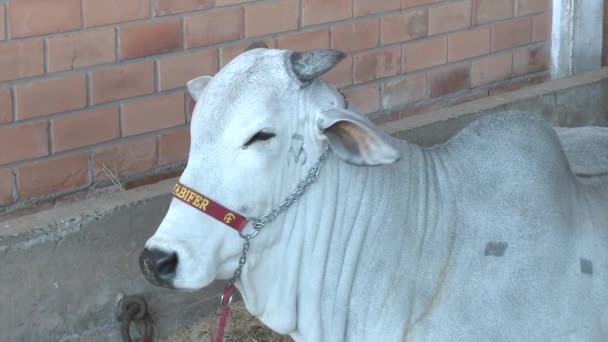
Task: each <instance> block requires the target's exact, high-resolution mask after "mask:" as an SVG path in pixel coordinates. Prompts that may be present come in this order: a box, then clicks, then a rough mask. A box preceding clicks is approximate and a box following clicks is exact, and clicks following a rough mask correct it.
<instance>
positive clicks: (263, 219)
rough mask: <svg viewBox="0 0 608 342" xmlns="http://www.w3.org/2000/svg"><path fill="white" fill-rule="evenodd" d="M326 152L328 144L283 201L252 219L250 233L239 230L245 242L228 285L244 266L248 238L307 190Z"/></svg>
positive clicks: (232, 284) (317, 173)
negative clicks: (251, 230) (237, 264)
mask: <svg viewBox="0 0 608 342" xmlns="http://www.w3.org/2000/svg"><path fill="white" fill-rule="evenodd" d="M328 154H329V146H326V147H325V151H324V152H323V154H322V155H321V156H320V157H319V160H317V162H316V163H315V165H313V166H312V168H310V170H308V174H307V175H306V177H304V179H302V180H301V181H300V182H299V183H298V185H297V186H296V188H295V190H293V191H292V192H290V193H289V194H288V195H287V197H286V198H285V199H284V200H283V202H281V203H280V204H279V205H277V206H275V207H274V208H272V210H270V211H269V212H268V213H267V214H265V215H263V216H260V217H259V218H257V219H255V220H254V221H253V224H252V226H253V232H252V233H250V234H243V232H239V234H240V235H241V237H242V238H243V239H244V240H245V242H244V243H243V252H242V253H241V257H240V259H239V266H238V267H237V269H236V270H235V271H234V275H233V276H232V278H231V279H230V280H229V281H228V286H234V283H235V282H236V281H237V280H238V279H239V278H240V276H241V273H242V272H243V266H245V263H246V262H247V252H248V251H249V243H250V240H251V239H253V238H254V237H255V236H256V235H258V233H259V232H260V229H262V228H264V226H265V225H266V224H267V223H269V222H272V221H273V220H274V219H275V218H276V217H277V216H279V214H281V213H283V212H284V211H286V210H287V208H289V207H290V206H291V205H292V204H294V203H295V202H297V201H298V199H299V198H300V197H302V195H303V194H304V193H305V192H306V190H308V189H309V188H310V186H311V185H312V183H314V182H315V180H317V178H318V177H319V172H320V171H321V166H322V165H323V162H325V159H327V155H328Z"/></svg>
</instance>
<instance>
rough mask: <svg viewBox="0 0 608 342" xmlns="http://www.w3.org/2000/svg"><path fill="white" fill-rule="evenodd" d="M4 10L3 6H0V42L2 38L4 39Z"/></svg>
mask: <svg viewBox="0 0 608 342" xmlns="http://www.w3.org/2000/svg"><path fill="white" fill-rule="evenodd" d="M4 8H5V7H4V4H0V40H3V39H4V38H6V33H5V32H4V26H5V21H4V14H5V13H6V11H5V9H4Z"/></svg>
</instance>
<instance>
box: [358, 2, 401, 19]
mask: <svg viewBox="0 0 608 342" xmlns="http://www.w3.org/2000/svg"><path fill="white" fill-rule="evenodd" d="M353 2H354V4H353V6H354V7H355V17H361V16H364V15H370V14H376V13H380V12H388V11H393V10H396V9H399V8H401V0H373V1H369V0H353Z"/></svg>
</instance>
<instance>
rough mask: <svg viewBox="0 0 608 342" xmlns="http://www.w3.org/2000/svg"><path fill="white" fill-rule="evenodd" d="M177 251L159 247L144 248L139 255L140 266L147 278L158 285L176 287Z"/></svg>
mask: <svg viewBox="0 0 608 342" xmlns="http://www.w3.org/2000/svg"><path fill="white" fill-rule="evenodd" d="M178 261H179V259H178V257H177V253H175V252H165V251H161V250H159V249H148V248H144V250H143V251H142V252H141V254H140V255H139V267H140V269H141V272H142V273H143V274H144V276H145V277H146V279H147V280H148V281H149V282H150V283H152V284H154V285H157V286H161V287H166V288H169V289H174V288H175V286H174V285H173V281H174V279H175V275H176V271H177V264H178Z"/></svg>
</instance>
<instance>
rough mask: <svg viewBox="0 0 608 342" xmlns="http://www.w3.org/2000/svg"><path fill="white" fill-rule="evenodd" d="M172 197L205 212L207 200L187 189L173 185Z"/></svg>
mask: <svg viewBox="0 0 608 342" xmlns="http://www.w3.org/2000/svg"><path fill="white" fill-rule="evenodd" d="M173 196H175V197H177V198H179V199H181V200H182V201H184V202H186V203H188V204H190V205H191V206H193V207H196V208H199V209H200V210H202V211H207V206H208V205H209V200H208V199H207V198H205V197H203V196H201V195H199V194H196V193H194V192H192V191H190V190H189V189H186V188H184V187H183V186H181V185H180V184H175V186H174V187H173Z"/></svg>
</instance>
